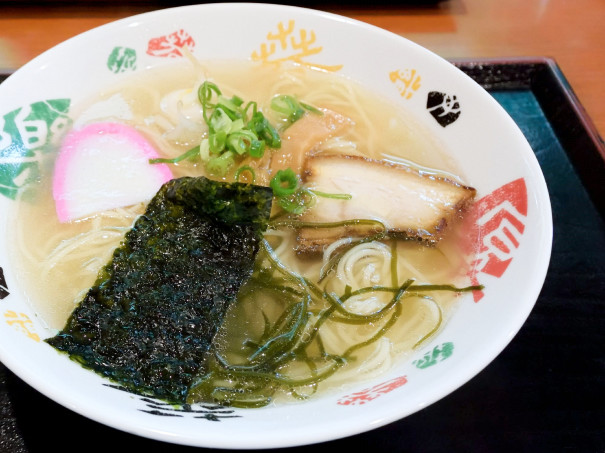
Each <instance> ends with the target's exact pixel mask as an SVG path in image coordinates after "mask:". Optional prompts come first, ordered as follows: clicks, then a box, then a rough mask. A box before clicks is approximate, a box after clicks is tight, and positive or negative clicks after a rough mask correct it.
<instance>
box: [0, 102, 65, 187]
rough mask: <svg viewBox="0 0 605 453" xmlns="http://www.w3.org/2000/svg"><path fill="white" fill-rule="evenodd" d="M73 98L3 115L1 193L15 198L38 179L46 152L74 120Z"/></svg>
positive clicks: (0, 159) (40, 104) (0, 141)
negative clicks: (70, 109)
mask: <svg viewBox="0 0 605 453" xmlns="http://www.w3.org/2000/svg"><path fill="white" fill-rule="evenodd" d="M70 102H71V101H70V100H69V99H52V100H48V101H40V102H35V103H33V104H31V105H29V106H27V107H23V108H18V109H16V110H13V111H12V112H9V113H7V114H5V115H4V116H0V194H2V195H4V196H6V197H8V198H11V199H15V197H16V196H17V193H18V191H19V189H21V188H22V187H25V186H27V185H28V184H29V183H30V182H33V181H36V180H37V178H38V177H39V175H40V164H41V160H42V156H43V155H44V154H47V153H48V152H49V151H50V150H51V149H52V147H53V146H54V145H55V144H56V143H57V141H58V139H59V138H60V137H61V136H62V131H63V130H65V128H66V127H67V126H68V125H69V124H71V119H70V118H69V117H68V116H67V113H68V111H69V106H70Z"/></svg>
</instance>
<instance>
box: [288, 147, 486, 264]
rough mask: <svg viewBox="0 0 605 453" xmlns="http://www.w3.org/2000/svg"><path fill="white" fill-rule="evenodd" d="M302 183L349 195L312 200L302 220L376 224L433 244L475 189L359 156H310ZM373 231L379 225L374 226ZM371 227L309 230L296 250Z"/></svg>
mask: <svg viewBox="0 0 605 453" xmlns="http://www.w3.org/2000/svg"><path fill="white" fill-rule="evenodd" d="M303 182H304V183H305V185H306V186H307V187H309V188H310V189H316V190H318V191H321V192H326V193H335V194H336V193H337V194H349V195H351V197H352V198H351V199H349V200H343V199H333V198H325V197H317V201H316V204H315V205H314V206H313V207H312V208H311V209H309V210H308V211H307V212H306V213H305V214H303V216H302V218H301V220H303V221H305V222H341V221H345V220H352V219H373V220H378V221H380V222H382V223H383V224H384V226H385V227H386V228H387V230H388V233H389V235H392V236H396V237H403V238H410V239H418V240H420V241H422V242H424V243H426V244H430V245H432V244H436V243H437V242H439V241H440V240H441V239H442V238H443V235H444V233H445V231H446V229H447V227H448V226H449V225H451V224H452V223H454V222H455V220H456V219H457V218H458V217H459V216H460V213H461V212H462V211H463V210H464V209H465V208H466V207H467V205H468V204H469V203H470V202H471V201H472V200H473V198H474V196H475V193H476V191H475V189H473V188H472V187H467V186H465V185H463V184H460V183H458V182H456V181H454V180H453V179H451V178H448V177H445V176H440V175H438V174H437V173H432V172H426V171H422V170H419V169H417V168H414V167H411V166H407V165H404V164H399V163H395V162H392V161H387V160H374V159H369V158H365V157H360V156H346V155H326V156H324V155H321V154H320V155H315V156H311V157H309V158H308V159H307V160H306V162H305V168H304V172H303ZM378 229H381V228H380V225H378ZM376 231H377V227H376V226H374V227H372V226H367V225H366V226H361V227H360V226H346V227H338V228H309V227H304V228H301V229H300V230H299V231H298V252H299V253H319V252H321V251H322V250H323V249H324V247H325V246H327V245H329V244H331V243H332V242H334V241H335V240H337V239H339V238H341V237H346V236H353V237H359V236H362V237H363V236H368V235H369V234H372V233H373V232H376Z"/></svg>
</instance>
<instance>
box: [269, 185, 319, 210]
mask: <svg viewBox="0 0 605 453" xmlns="http://www.w3.org/2000/svg"><path fill="white" fill-rule="evenodd" d="M278 203H279V206H280V207H281V208H282V209H283V210H284V211H286V212H289V213H290V214H295V215H300V214H302V213H303V212H305V211H306V210H307V209H309V208H311V207H313V205H314V204H315V196H313V193H312V192H311V191H310V190H308V189H304V188H302V189H299V190H297V191H296V192H294V193H293V194H292V195H290V196H287V197H280V198H279V199H278Z"/></svg>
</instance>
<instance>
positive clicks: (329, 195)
mask: <svg viewBox="0 0 605 453" xmlns="http://www.w3.org/2000/svg"><path fill="white" fill-rule="evenodd" d="M308 190H309V192H311V193H312V194H313V195H317V196H318V197H322V198H332V199H335V200H350V199H351V198H353V195H351V194H348V193H327V192H320V191H319V190H315V189H308Z"/></svg>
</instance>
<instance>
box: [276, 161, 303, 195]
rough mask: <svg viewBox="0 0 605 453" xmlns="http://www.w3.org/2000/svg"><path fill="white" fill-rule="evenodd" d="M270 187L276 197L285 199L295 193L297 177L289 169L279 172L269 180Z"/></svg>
mask: <svg viewBox="0 0 605 453" xmlns="http://www.w3.org/2000/svg"><path fill="white" fill-rule="evenodd" d="M270 185H271V188H272V189H273V194H274V195H275V196H276V197H287V196H288V195H292V194H293V193H294V192H296V189H297V188H298V177H297V176H296V173H294V171H293V170H292V169H291V168H287V169H285V170H279V171H278V172H277V173H276V174H275V176H274V177H273V178H272V179H271V183H270Z"/></svg>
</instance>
